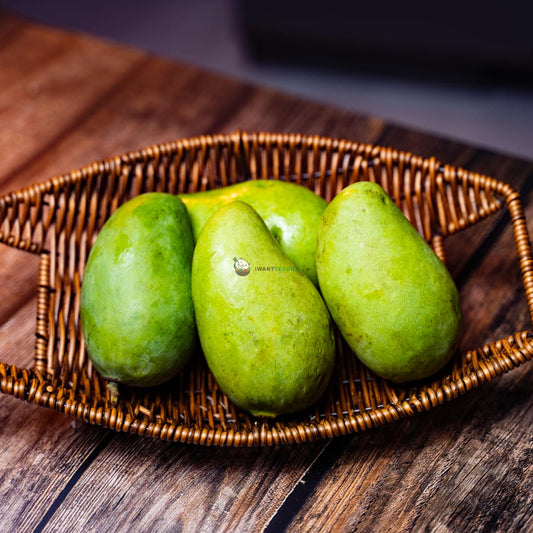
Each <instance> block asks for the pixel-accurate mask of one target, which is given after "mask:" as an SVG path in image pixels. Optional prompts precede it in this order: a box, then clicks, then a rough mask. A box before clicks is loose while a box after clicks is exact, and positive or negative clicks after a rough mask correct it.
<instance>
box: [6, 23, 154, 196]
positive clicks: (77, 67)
mask: <svg viewBox="0 0 533 533" xmlns="http://www.w3.org/2000/svg"><path fill="white" fill-rule="evenodd" d="M43 32H44V30H42V29H41V30H36V31H35V32H33V31H31V30H28V31H27V32H24V33H23V34H22V35H21V36H20V39H17V40H16V41H13V42H12V43H11V46H10V48H12V50H11V53H6V54H2V55H0V72H4V71H8V72H11V73H12V78H11V79H12V80H13V81H12V82H11V83H7V84H5V85H4V84H3V85H2V88H1V90H0V123H1V124H2V125H3V127H2V128H0V158H1V160H2V166H1V168H0V193H3V192H7V191H8V190H10V189H13V188H15V187H16V185H17V184H18V183H21V181H20V179H19V178H18V174H19V172H20V171H21V169H22V168H23V167H24V165H25V164H26V163H27V161H29V160H31V159H35V158H36V157H38V156H39V155H40V154H42V153H44V152H46V151H47V149H48V148H49V147H50V146H51V145H52V144H53V143H54V142H55V141H56V140H57V139H58V138H61V137H62V136H64V135H65V134H66V133H68V132H69V131H70V130H72V129H76V127H77V126H78V124H79V122H80V120H83V117H84V116H87V115H90V114H91V113H92V111H93V108H94V106H97V105H98V102H100V101H101V100H102V99H106V98H107V97H108V96H109V94H110V92H111V93H112V91H113V88H114V87H115V85H116V84H117V83H119V82H120V81H122V82H124V80H125V79H127V78H128V77H129V76H131V75H133V72H134V71H135V70H136V69H137V68H140V66H141V65H142V64H143V62H144V61H145V56H144V55H143V54H141V53H140V52H137V51H132V50H129V49H126V48H120V47H116V48H113V53H112V54H109V53H106V52H107V51H108V50H109V45H106V44H103V43H100V42H99V41H96V40H92V39H87V38H81V37H75V36H73V35H71V34H67V33H64V32H59V31H57V32H51V31H50V32H44V33H45V34H46V35H49V36H51V37H49V39H48V41H51V42H47V40H46V39H43V42H44V44H43V49H42V51H40V52H39V54H38V57H40V59H41V60H40V62H39V65H38V68H36V66H35V64H34V62H33V56H32V55H31V54H29V53H27V52H25V51H24V49H29V50H33V48H35V47H36V46H38V45H37V44H36V43H37V42H40V37H39V36H40V34H42V33H43ZM35 33H37V35H35ZM17 50H21V51H20V52H17Z"/></svg>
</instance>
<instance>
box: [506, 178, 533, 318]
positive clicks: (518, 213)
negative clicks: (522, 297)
mask: <svg viewBox="0 0 533 533" xmlns="http://www.w3.org/2000/svg"><path fill="white" fill-rule="evenodd" d="M501 192H502V193H503V194H504V195H505V201H506V204H507V208H508V209H509V214H510V216H511V223H512V226H513V232H514V238H515V242H516V247H517V250H518V259H519V264H520V271H521V273H522V281H523V284H524V290H525V293H526V300H527V306H528V310H529V318H530V321H531V324H532V327H533V257H532V255H531V240H530V237H529V233H528V230H527V225H526V218H525V215H524V210H523V208H522V202H521V201H520V194H519V193H518V192H517V191H515V190H514V189H513V188H512V187H511V186H509V185H505V186H504V188H503V190H502V191H501Z"/></svg>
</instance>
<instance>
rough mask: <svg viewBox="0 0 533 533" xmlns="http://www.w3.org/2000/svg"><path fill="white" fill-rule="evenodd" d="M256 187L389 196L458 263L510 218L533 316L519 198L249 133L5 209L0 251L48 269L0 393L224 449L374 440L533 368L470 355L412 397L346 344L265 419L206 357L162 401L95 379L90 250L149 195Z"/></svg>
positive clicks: (95, 169)
mask: <svg viewBox="0 0 533 533" xmlns="http://www.w3.org/2000/svg"><path fill="white" fill-rule="evenodd" d="M249 179H281V180H290V181H292V182H295V183H298V184H301V185H304V186H306V187H308V188H310V189H311V190H313V191H315V192H316V193H317V194H319V195H321V196H323V197H324V198H325V199H326V200H328V201H329V200H331V199H332V198H333V196H335V194H337V193H338V192H340V191H341V190H342V189H343V188H344V187H346V186H347V185H349V184H350V183H353V182H355V181H360V180H371V181H376V182H378V183H379V184H380V185H381V186H382V187H383V188H384V189H385V191H386V192H387V193H388V194H389V195H390V196H391V197H392V198H393V200H394V201H395V202H396V203H397V205H398V206H399V207H400V208H401V209H402V210H403V212H404V214H405V215H406V216H407V218H408V219H409V220H410V221H411V222H412V223H413V225H414V226H415V227H416V228H417V230H418V231H419V233H420V234H421V235H422V236H423V237H424V238H425V239H426V240H427V241H428V242H430V244H431V245H432V247H433V249H434V250H435V252H436V253H437V254H438V255H439V256H440V257H441V259H443V260H444V261H445V259H446V258H445V253H444V246H443V239H445V238H446V237H447V236H448V235H450V234H453V233H455V232H457V231H459V230H461V229H463V228H466V227H468V226H471V225H472V224H475V223H476V222H478V221H480V220H481V219H483V218H485V217H487V216H489V215H491V214H493V213H496V212H497V211H500V210H501V209H504V208H507V209H508V210H509V213H510V217H511V221H512V225H513V231H514V238H515V241H516V250H517V254H518V259H519V263H520V268H521V274H522V280H523V284H524V290H525V297H526V300H527V304H528V308H529V312H530V316H532V315H533V311H532V310H533V267H532V265H533V261H532V258H531V247H530V241H529V236H528V233H527V229H526V224H525V220H524V215H523V211H522V206H521V203H520V198H519V195H518V194H517V193H516V192H515V191H514V190H513V189H512V188H511V187H510V186H509V185H507V184H505V183H502V182H499V181H496V180H494V179H491V178H488V177H486V176H481V175H479V174H475V173H471V172H467V171H464V170H462V169H455V168H453V167H448V166H443V165H441V164H440V163H439V162H438V161H436V160H435V159H432V158H429V159H423V158H420V157H415V156H413V155H411V154H409V153H404V152H399V151H396V150H393V149H390V148H382V147H378V146H371V145H362V144H358V143H355V142H349V141H344V140H336V139H330V138H322V137H316V136H305V135H296V134H269V133H244V132H236V133H234V134H231V135H216V136H201V137H198V138H192V139H184V140H180V141H177V142H172V143H167V144H163V145H158V146H152V147H148V148H146V149H144V150H141V151H137V152H131V153H129V154H126V155H123V156H121V157H116V158H113V159H108V160H105V161H101V162H97V163H94V164H92V165H90V166H87V167H85V168H82V169H80V170H76V171H74V172H71V173H70V174H67V175H64V176H59V177H56V178H53V179H51V180H49V181H47V182H46V183H43V184H39V185H35V186H31V187H28V188H25V189H23V190H21V191H17V192H15V193H12V194H10V195H6V196H4V197H2V198H0V242H3V243H5V244H7V245H9V246H12V247H16V248H20V249H23V250H26V251H28V252H30V253H34V254H39V255H40V267H39V283H38V295H37V318H36V330H35V335H36V340H35V361H34V366H33V368H31V369H23V368H18V367H16V366H14V365H6V364H3V363H0V391H1V392H3V393H5V394H10V395H13V396H15V397H17V398H20V399H23V400H26V401H29V402H34V403H36V404H38V405H41V406H46V407H50V408H53V409H56V410H58V411H60V412H63V413H65V414H67V415H70V416H74V417H77V418H79V419H81V420H84V421H86V422H88V423H91V424H98V425H101V426H104V427H108V428H111V429H114V430H117V431H125V432H131V433H136V434H140V435H147V436H151V437H155V438H160V439H166V440H172V441H178V442H184V443H194V444H202V445H217V446H253V445H274V444H280V443H300V442H305V441H312V440H316V439H320V438H330V437H333V436H336V435H342V434H347V433H353V432H357V431H363V430H366V429H368V428H371V427H375V426H378V425H381V424H385V423H387V422H390V421H393V420H398V419H400V418H402V417H405V416H408V415H413V414H415V413H417V412H420V411H423V410H428V409H431V408H433V407H435V406H437V405H439V404H442V403H444V402H446V401H448V400H451V399H452V398H455V397H457V396H458V395H460V394H464V393H465V392H467V391H468V390H470V389H473V388H475V387H477V386H478V385H480V384H481V383H483V382H486V381H489V380H491V379H493V378H494V377H496V376H498V375H501V374H503V373H504V372H507V371H509V370H511V369H513V368H514V367H516V366H518V365H519V364H521V363H524V362H525V361H527V360H529V359H531V358H532V356H533V334H532V333H531V332H530V331H524V332H518V333H516V334H514V335H512V336H510V337H508V338H505V339H500V340H497V341H494V342H491V343H490V344H488V345H486V346H481V347H478V348H475V349H472V350H470V351H468V352H466V353H462V354H461V353H457V354H456V355H455V357H454V358H453V360H452V362H451V363H450V365H448V367H447V368H446V371H445V372H443V373H440V374H439V375H438V376H436V377H434V378H432V379H429V380H426V381H424V382H423V383H420V384H417V385H416V386H410V387H408V388H404V387H401V386H397V385H394V384H392V383H390V382H387V381H385V380H383V379H381V378H378V377H376V376H375V375H374V374H372V372H370V371H369V370H368V369H366V368H365V367H364V366H363V365H362V364H360V363H359V361H358V360H357V359H356V358H355V357H354V355H353V354H352V353H351V351H350V349H349V348H348V347H347V345H346V344H345V343H344V341H343V340H342V338H341V337H340V335H337V362H336V368H335V372H334V375H333V378H332V381H331V383H330V386H329V387H328V389H327V391H326V393H325V394H324V396H323V398H322V399H321V400H320V401H319V402H318V403H317V404H316V405H315V406H314V407H313V408H312V409H310V410H308V411H305V412H302V413H299V414H297V415H292V416H288V417H281V418H279V419H275V420H273V421H272V420H263V419H257V418H254V417H252V416H250V415H248V414H247V413H245V412H243V411H241V410H239V409H237V408H236V407H235V406H234V405H232V404H231V402H229V401H228V399H227V398H226V396H225V395H224V394H222V393H221V392H220V391H219V390H218V388H217V385H216V383H215V381H214V379H213V377H212V375H211V374H210V372H209V370H208V369H207V366H206V364H205V361H204V360H203V356H202V354H201V353H198V354H197V356H196V357H195V358H194V359H193V361H192V362H191V363H190V364H189V365H188V366H187V367H186V368H185V369H184V370H183V371H182V372H181V373H180V374H179V375H178V376H177V377H176V378H175V379H173V380H171V381H170V382H168V383H167V384H165V385H163V386H160V387H158V388H153V389H152V388H151V389H133V388H132V389H129V388H127V387H121V388H120V396H119V399H118V401H116V400H115V399H114V398H112V397H111V395H110V393H109V391H108V389H107V388H106V385H107V383H106V381H105V380H104V379H103V378H102V377H101V376H99V375H98V373H97V372H96V371H95V370H93V368H92V366H91V362H90V360H89V358H88V356H87V354H86V351H85V347H84V341H83V335H82V332H81V330H80V322H79V309H80V289H81V282H82V279H83V272H84V267H85V263H86V259H87V257H88V253H89V250H90V247H91V244H92V243H93V242H94V239H95V238H96V236H97V234H98V231H99V229H100V228H101V227H102V225H103V224H104V222H105V221H106V220H107V218H108V217H109V216H110V215H111V214H112V213H113V212H114V211H115V210H116V208H117V207H118V206H119V205H121V204H123V203H124V202H125V201H127V200H129V199H131V198H132V197H134V196H136V195H138V194H141V193H144V192H149V191H165V192H170V193H182V192H194V191H201V190H207V189H212V188H217V187H223V186H226V185H230V184H233V183H236V182H239V181H244V180H249Z"/></svg>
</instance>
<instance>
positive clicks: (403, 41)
mask: <svg viewBox="0 0 533 533" xmlns="http://www.w3.org/2000/svg"><path fill="white" fill-rule="evenodd" d="M480 6H481V7H480ZM0 7H3V8H4V9H5V10H7V11H10V12H14V13H18V14H20V15H22V16H24V17H27V18H30V19H32V20H35V21H39V22H43V23H46V24H50V25H53V26H58V27H62V28H66V29H70V30H75V31H82V32H86V33H90V34H94V35H97V36H99V37H103V38H105V39H108V40H112V41H115V42H119V43H123V44H126V45H129V46H135V47H138V48H142V49H145V50H148V51H150V52H153V53H157V54H160V55H163V56H166V57H169V58H172V59H176V60H180V61H185V62H188V63H192V64H195V65H200V66H203V67H205V68H209V69H211V70H214V71H218V72H221V73H224V74H226V75H230V76H234V77H238V78H241V79H245V80H248V81H251V82H253V83H258V84H262V85H267V86H270V87H274V88H278V89H281V90H284V91H289V92H292V93H296V94H300V95H302V96H305V97H309V98H312V99H315V100H320V101H324V102H327V103H331V104H334V105H337V106H339V107H345V108H348V109H351V110H355V111H358V112H361V113H364V114H370V115H375V116H378V117H381V118H384V119H386V120H389V121H392V122H396V123H399V124H404V125H407V126H410V127H415V128H418V129H421V130H424V131H428V132H432V133H436V134H438V135H441V136H444V137H450V138H454V139H456V140H460V141H464V142H468V143H471V144H474V145H478V146H482V147H487V148H490V149H493V150H498V151H502V152H507V153H510V154H513V155H517V156H521V157H525V158H527V159H533V90H532V89H533V32H532V31H531V20H532V17H531V14H532V13H531V12H532V9H531V8H530V7H529V6H528V3H526V2H520V3H516V4H513V3H509V2H507V3H506V4H505V6H504V5H503V4H501V3H500V4H499V5H488V4H481V3H477V2H474V3H472V2H456V1H448V2H446V3H437V2H408V3H406V2H374V3H368V2H349V1H337V2H326V1H323V2H315V1H310V0H308V1H306V2H304V1H301V0H298V1H282V0H269V1H268V2H256V1H245V0H196V1H194V0H173V1H172V0H152V1H151V2H141V1H139V0H129V1H125V0H117V1H104V0H92V1H86V0H82V1H78V2H72V1H67V0H50V1H46V2H45V1H39V0H0ZM0 77H1V73H0Z"/></svg>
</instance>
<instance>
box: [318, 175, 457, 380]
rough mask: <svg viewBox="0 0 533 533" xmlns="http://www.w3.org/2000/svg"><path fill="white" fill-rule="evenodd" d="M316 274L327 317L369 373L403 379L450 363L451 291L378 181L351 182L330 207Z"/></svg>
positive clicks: (444, 273)
mask: <svg viewBox="0 0 533 533" xmlns="http://www.w3.org/2000/svg"><path fill="white" fill-rule="evenodd" d="M317 271H318V279H319V283H320V289H321V291H322V296H323V297H324V300H325V301H326V304H327V306H328V308H329V310H330V312H331V315H332V317H333V320H334V321H335V322H336V324H337V325H338V327H339V329H340V331H341V333H342V335H343V337H344V339H345V340H346V342H347V343H348V345H349V346H350V347H351V348H352V350H353V352H354V353H355V354H356V355H357V357H358V358H359V359H360V360H361V361H362V362H363V363H364V364H365V365H366V366H367V367H368V368H370V369H371V370H372V371H373V372H375V373H376V374H378V375H379V376H382V377H384V378H386V379H389V380H391V381H393V382H397V383H405V382H409V381H414V380H420V379H423V378H426V377H428V376H431V375H432V374H434V373H435V372H437V371H438V370H440V369H441V368H442V367H443V366H444V365H445V364H446V363H447V362H448V360H449V359H450V357H451V355H452V353H453V351H454V350H455V347H456V345H457V342H458V338H459V335H460V329H461V306H460V301H459V295H458V292H457V288H456V286H455V284H454V281H453V280H452V278H451V276H450V274H449V272H448V270H447V268H446V266H445V265H444V263H443V262H442V261H441V260H440V259H439V258H438V257H437V255H436V254H435V253H434V252H433V250H432V249H431V247H430V246H429V245H428V244H427V242H426V241H425V240H424V239H423V238H422V237H421V236H420V235H419V234H418V232H417V231H416V229H415V228H414V226H413V225H412V224H411V223H410V222H409V221H408V220H407V218H406V217H405V216H404V215H403V213H402V212H401V210H400V209H399V208H398V207H397V206H396V205H395V204H394V202H393V201H392V200H391V199H390V198H389V196H388V195H387V194H386V193H385V191H384V190H383V189H382V188H381V187H380V186H379V185H378V184H376V183H371V182H359V183H354V184H352V185H350V186H348V187H346V188H345V189H344V190H343V191H341V192H340V193H339V194H338V195H337V196H336V197H335V198H334V199H333V200H332V202H331V203H330V204H329V205H328V207H327V209H326V210H325V212H324V215H323V217H322V221H321V224H320V227H319V232H318V247H317Z"/></svg>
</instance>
